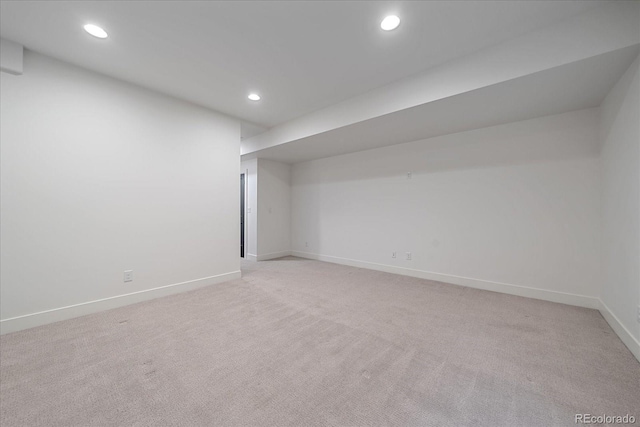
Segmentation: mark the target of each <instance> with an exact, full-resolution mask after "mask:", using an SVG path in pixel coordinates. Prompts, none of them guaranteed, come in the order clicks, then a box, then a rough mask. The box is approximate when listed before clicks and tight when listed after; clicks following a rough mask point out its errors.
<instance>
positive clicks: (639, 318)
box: [636, 305, 640, 323]
mask: <svg viewBox="0 0 640 427" xmlns="http://www.w3.org/2000/svg"><path fill="white" fill-rule="evenodd" d="M636 320H638V323H640V305H639V306H638V319H636Z"/></svg>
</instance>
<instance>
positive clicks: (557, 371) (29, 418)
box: [0, 258, 640, 427]
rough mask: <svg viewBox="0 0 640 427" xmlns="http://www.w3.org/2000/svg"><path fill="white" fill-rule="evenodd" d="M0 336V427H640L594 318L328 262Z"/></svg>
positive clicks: (251, 269) (585, 312)
mask: <svg viewBox="0 0 640 427" xmlns="http://www.w3.org/2000/svg"><path fill="white" fill-rule="evenodd" d="M243 269H244V277H243V279H241V280H236V281H232V282H227V283H224V284H221V285H215V286H211V287H209V288H205V289H200V290H196V291H192V292H188V293H183V294H179V295H175V296H170V297H165V298H161V299H157V300H153V301H150V302H145V303H140V304H136V305H132V306H129V307H124V308H120V309H115V310H111V311H108V312H103V313H99V314H95V315H90V316H85V317H82V318H78V319H73V320H68V321H64V322H60V323H56V324H52V325H48V326H44V327H39V328H34V329H31V330H27V331H23V332H18V333H14V334H9V335H5V336H3V337H2V338H0V344H1V346H0V370H1V372H0V374H1V376H0V411H1V416H0V425H2V427H10V426H116V425H117V426H165V425H166V426H213V425H219V426H365V425H366V426H461V425H468V426H509V427H512V426H555V425H559V426H571V425H575V424H574V414H575V413H590V414H603V413H606V414H610V415H624V414H626V413H631V414H635V416H636V419H638V418H640V364H639V363H638V362H637V361H636V360H635V359H634V357H633V356H632V354H631V353H630V352H629V350H628V349H627V348H626V347H625V346H624V344H623V343H622V342H621V341H620V340H619V339H618V338H617V337H616V335H615V334H614V332H613V331H612V330H611V329H610V328H609V326H608V325H607V323H606V322H605V321H604V319H603V318H602V317H601V316H600V314H599V313H598V312H597V311H595V310H589V309H584V308H577V307H571V306H567V305H561V304H554V303H549V302H544V301H537V300H532V299H526V298H520V297H515V296H509V295H503V294H498V293H493V292H486V291H480V290H474V289H469V288H464V287H458V286H453V285H447V284H442V283H437V282H431V281H426V280H420V279H413V278H409V277H403V276H396V275H392V274H386V273H380V272H375V271H368V270H362V269H357V268H351V267H344V266H338V265H333V264H327V263H321V262H316V261H308V260H302V259H296V258H286V259H281V260H276V261H266V262H260V263H245V264H244V265H243Z"/></svg>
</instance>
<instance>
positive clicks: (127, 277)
mask: <svg viewBox="0 0 640 427" xmlns="http://www.w3.org/2000/svg"><path fill="white" fill-rule="evenodd" d="M124 281H125V282H133V270H127V271H125V272H124Z"/></svg>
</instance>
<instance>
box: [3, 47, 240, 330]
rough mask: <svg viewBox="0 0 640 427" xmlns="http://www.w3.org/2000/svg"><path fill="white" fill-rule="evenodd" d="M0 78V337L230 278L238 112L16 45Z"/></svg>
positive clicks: (235, 266)
mask: <svg viewBox="0 0 640 427" xmlns="http://www.w3.org/2000/svg"><path fill="white" fill-rule="evenodd" d="M0 75H1V92H2V97H1V103H0V105H1V107H0V108H1V110H0V111H1V112H0V119H1V122H0V123H1V124H0V129H1V141H2V143H1V202H2V203H1V206H2V207H1V262H2V273H1V285H0V291H1V298H0V300H1V305H0V311H1V316H2V320H3V322H2V331H3V332H8V331H10V330H15V329H17V328H21V327H23V326H24V325H25V324H27V323H29V326H33V325H35V324H38V323H42V322H46V321H51V320H60V319H62V318H65V317H69V316H73V315H74V314H78V313H79V311H78V310H80V309H77V310H76V308H77V307H84V308H83V309H82V310H84V311H83V313H84V312H87V310H88V311H91V310H92V309H88V308H87V307H89V306H91V307H93V308H94V309H99V308H100V307H104V305H100V304H98V303H95V301H103V302H104V301H109V303H108V304H110V305H111V306H113V305H117V304H124V303H126V302H127V301H131V299H127V298H126V297H123V298H120V299H118V297H119V296H123V295H125V296H126V295H129V296H131V295H135V298H134V297H131V298H134V299H140V298H144V297H152V296H157V295H158V293H157V292H156V293H154V292H151V290H153V289H158V288H161V289H163V291H162V292H161V293H166V292H175V291H179V290H181V289H185V288H190V287H193V286H196V285H198V286H201V285H206V284H210V283H215V282H216V281H219V280H222V279H228V278H230V277H235V276H238V275H239V270H240V257H239V250H240V248H239V239H238V230H239V221H240V219H239V214H238V206H239V191H238V176H239V170H240V159H239V150H240V147H239V145H240V124H239V122H238V121H236V120H234V119H230V118H228V117H226V116H223V115H220V114H217V113H215V112H212V111H209V110H206V109H203V108H200V107H197V106H194V105H192V104H189V103H186V102H182V101H179V100H176V99H173V98H170V97H167V96H164V95H160V94H158V93H155V92H152V91H148V90H144V89H141V88H139V87H136V86H134V85H130V84H126V83H123V82H120V81H118V80H115V79H111V78H107V77H104V76H102V75H99V74H96V73H93V72H89V71H86V70H83V69H80V68H77V67H74V66H71V65H69V64H65V63H63V62H60V61H57V60H54V59H52V58H49V57H46V56H42V55H39V54H36V53H33V52H29V51H26V52H25V57H24V74H23V75H22V76H13V75H9V74H6V73H1V74H0ZM125 270H133V272H134V273H133V277H134V280H133V282H129V283H124V282H123V272H124V271H125ZM172 285H180V286H173V287H172ZM183 285H184V286H183ZM162 287H164V288H162ZM145 292H146V293H145ZM92 302H93V303H92ZM105 304H106V303H105ZM63 307H69V308H68V309H62V308H63ZM74 307H75V308H74ZM58 309H61V310H58ZM74 310H75V311H74ZM82 310H81V311H82ZM54 312H58V315H56V316H53V317H52V316H50V315H51V313H54ZM34 313H45V314H46V313H48V314H46V315H45V314H42V316H43V317H42V316H41V317H38V316H39V315H35V316H31V317H30V316H29V315H32V314H34ZM65 313H66V314H65ZM22 316H26V317H22ZM10 319H13V320H10ZM38 319H40V320H38Z"/></svg>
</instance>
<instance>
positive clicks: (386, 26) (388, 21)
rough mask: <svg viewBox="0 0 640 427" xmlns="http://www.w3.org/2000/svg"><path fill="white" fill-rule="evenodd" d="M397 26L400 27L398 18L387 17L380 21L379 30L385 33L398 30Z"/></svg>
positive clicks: (394, 16) (393, 16)
mask: <svg viewBox="0 0 640 427" xmlns="http://www.w3.org/2000/svg"><path fill="white" fill-rule="evenodd" d="M398 25H400V18H398V17H397V16H396V15H389V16H386V17H385V18H384V19H383V20H382V22H381V23H380V28H382V29H383V30H385V31H391V30H395V29H396V28H398Z"/></svg>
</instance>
